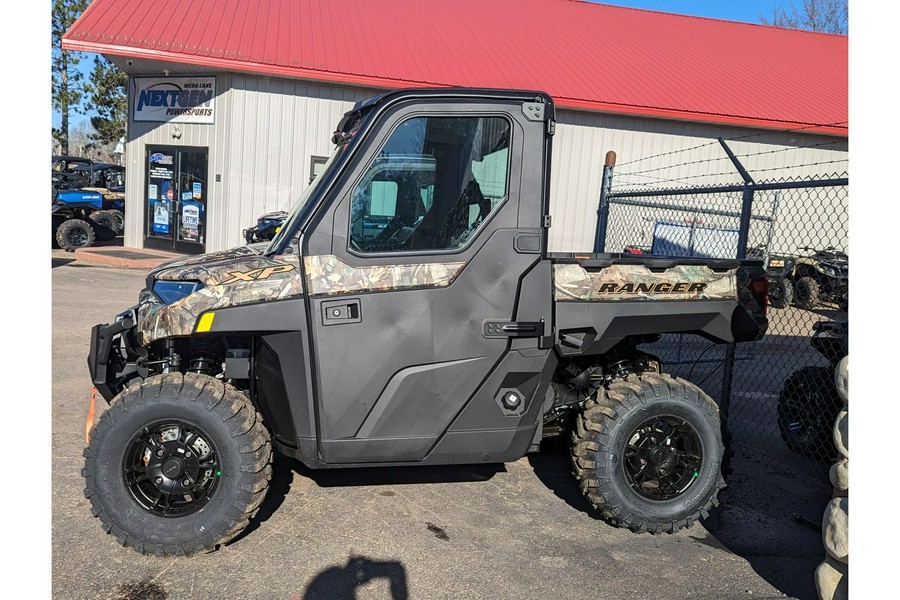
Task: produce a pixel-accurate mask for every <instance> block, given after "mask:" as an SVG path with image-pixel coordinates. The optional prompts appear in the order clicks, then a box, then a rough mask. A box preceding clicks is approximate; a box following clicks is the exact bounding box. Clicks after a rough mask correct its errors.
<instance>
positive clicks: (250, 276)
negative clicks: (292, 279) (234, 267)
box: [222, 265, 296, 285]
mask: <svg viewBox="0 0 900 600" xmlns="http://www.w3.org/2000/svg"><path fill="white" fill-rule="evenodd" d="M295 268H296V267H295V266H294V265H277V266H274V267H266V268H258V269H251V270H249V271H231V272H229V273H228V274H229V275H231V279H228V280H226V281H223V282H222V285H228V284H230V283H237V282H238V281H260V280H262V279H268V278H269V277H271V276H272V275H274V274H276V273H287V272H288V271H293V270H294V269H295Z"/></svg>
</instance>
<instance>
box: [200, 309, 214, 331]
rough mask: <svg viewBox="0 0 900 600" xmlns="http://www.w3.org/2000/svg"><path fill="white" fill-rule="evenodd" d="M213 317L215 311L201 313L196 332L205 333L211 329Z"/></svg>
mask: <svg viewBox="0 0 900 600" xmlns="http://www.w3.org/2000/svg"><path fill="white" fill-rule="evenodd" d="M215 318H216V313H214V312H208V313H203V316H202V317H200V322H199V323H197V333H206V332H207V331H209V330H210V329H212V324H213V319H215Z"/></svg>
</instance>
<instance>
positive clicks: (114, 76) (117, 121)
mask: <svg viewBox="0 0 900 600" xmlns="http://www.w3.org/2000/svg"><path fill="white" fill-rule="evenodd" d="M127 86H128V75H127V74H126V73H125V72H124V71H122V70H121V69H119V67H117V66H116V65H115V64H114V63H112V62H110V61H108V60H106V59H105V58H103V57H102V56H97V57H95V58H94V70H93V72H92V73H91V81H90V82H89V83H88V84H87V85H86V86H85V91H86V92H87V94H88V99H87V108H88V110H93V111H95V112H96V113H97V115H96V116H93V117H91V125H92V126H93V127H94V133H93V134H92V135H91V139H92V140H94V141H95V142H97V143H99V144H101V145H106V144H114V143H116V142H118V141H119V139H120V138H122V137H123V136H124V135H125V128H126V121H127V110H128V96H127Z"/></svg>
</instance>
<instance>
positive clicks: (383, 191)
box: [350, 117, 510, 252]
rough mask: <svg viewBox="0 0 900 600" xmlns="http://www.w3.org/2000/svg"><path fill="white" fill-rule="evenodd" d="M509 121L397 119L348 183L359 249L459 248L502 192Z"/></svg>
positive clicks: (352, 234) (353, 243)
mask: <svg viewBox="0 0 900 600" xmlns="http://www.w3.org/2000/svg"><path fill="white" fill-rule="evenodd" d="M509 132H510V126H509V122H508V121H507V120H506V119H503V118H501V117H416V118H413V119H409V120H407V121H404V122H403V123H401V124H400V125H399V126H398V127H397V129H395V130H394V132H393V133H392V134H391V137H390V138H389V139H388V140H387V142H386V143H385V144H384V146H383V147H382V149H381V151H380V152H379V154H378V156H377V157H376V158H375V160H374V161H373V162H372V164H371V165H370V166H369V168H368V170H367V171H366V173H365V175H364V176H363V178H362V179H361V180H360V182H359V184H357V185H356V187H354V189H353V192H352V200H351V209H350V210H351V213H350V247H351V248H353V249H354V250H356V251H358V252H404V251H414V250H419V251H420V250H447V249H456V248H461V247H462V246H464V245H465V244H466V243H467V242H468V241H469V240H470V239H471V238H472V237H473V235H474V234H475V232H476V231H477V230H478V228H479V227H480V225H481V223H483V222H484V221H485V219H487V217H488V215H489V214H491V212H492V211H493V210H494V209H495V208H496V207H497V206H498V205H499V204H500V203H501V202H502V201H503V199H504V198H505V197H506V194H507V190H508V172H509V169H508V164H509V160H508V158H509Z"/></svg>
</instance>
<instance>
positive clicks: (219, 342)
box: [82, 89, 767, 555]
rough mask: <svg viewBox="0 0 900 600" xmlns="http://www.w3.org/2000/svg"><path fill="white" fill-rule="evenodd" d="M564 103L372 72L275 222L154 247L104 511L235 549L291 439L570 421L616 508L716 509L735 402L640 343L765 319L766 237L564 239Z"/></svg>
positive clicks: (318, 446)
mask: <svg viewBox="0 0 900 600" xmlns="http://www.w3.org/2000/svg"><path fill="white" fill-rule="evenodd" d="M554 128H555V118H554V107H553V102H552V100H551V98H550V97H549V96H548V95H547V94H545V93H542V92H527V91H508V90H474V89H437V90H422V89H416V90H403V91H397V92H391V93H387V94H384V95H382V96H378V97H375V98H372V99H370V100H367V101H365V102H361V103H358V104H357V105H356V106H355V107H354V108H353V109H352V110H351V111H349V112H348V113H347V114H346V115H345V116H344V118H343V119H342V120H341V122H340V123H339V124H338V126H337V131H336V132H335V134H334V137H333V138H332V141H333V142H334V144H335V145H336V150H335V151H334V154H333V155H332V156H331V158H330V160H329V161H328V163H327V165H326V169H325V171H324V172H323V173H322V174H321V175H320V176H319V177H317V178H316V180H315V181H314V182H313V184H312V185H310V187H309V188H307V190H306V191H305V193H304V195H303V197H302V198H301V200H300V202H298V203H297V204H296V206H295V208H294V210H293V211H292V213H291V215H290V216H289V218H288V219H287V220H286V221H285V223H284V225H283V226H282V227H281V229H280V231H279V232H278V234H277V235H276V236H275V238H274V239H273V240H272V241H271V243H269V244H268V245H266V244H263V245H261V246H260V245H251V246H243V247H239V248H235V249H233V250H228V251H222V252H217V253H212V254H207V255H204V256H197V257H190V258H184V259H179V260H176V261H174V262H170V263H168V264H166V265H163V266H160V267H158V268H156V269H155V270H153V271H151V272H150V273H149V274H148V276H147V281H146V288H145V289H144V290H143V291H142V292H141V294H140V297H139V302H138V304H137V305H136V306H134V307H132V308H129V309H127V310H125V311H124V312H122V313H121V314H119V315H118V316H117V317H116V318H115V320H114V321H113V322H112V323H109V324H107V323H103V324H98V325H96V326H95V327H94V328H93V330H92V333H91V349H90V355H89V357H88V365H89V370H90V374H91V378H92V381H93V384H94V386H96V389H97V391H98V392H99V394H100V395H101V396H102V397H103V398H104V399H106V401H108V402H110V403H111V404H110V406H109V407H108V409H107V410H106V411H105V412H103V414H102V416H101V417H100V419H99V420H98V421H97V422H96V424H95V425H94V426H93V429H92V430H91V432H90V443H89V446H88V447H87V448H86V449H85V452H84V456H85V466H84V470H83V471H82V474H83V476H84V479H85V482H86V488H85V495H86V496H87V497H88V498H89V499H90V502H91V504H92V507H93V514H94V515H96V516H97V517H98V518H99V519H100V520H101V522H102V524H103V528H104V529H105V530H106V531H107V532H109V533H112V534H113V535H114V536H115V537H116V538H117V539H118V541H119V542H120V543H122V544H125V545H127V546H131V547H133V548H134V549H136V550H137V551H139V552H143V553H154V554H159V555H179V554H190V553H194V552H198V551H203V550H209V549H214V548H215V547H217V546H218V545H220V544H222V543H224V542H227V541H228V540H230V539H232V538H233V537H234V536H236V535H237V534H238V533H239V532H240V531H241V530H243V529H244V528H245V527H246V526H247V524H248V520H249V519H250V518H251V517H252V516H253V515H254V514H255V511H256V510H257V509H258V508H259V506H260V503H261V502H262V500H263V496H264V495H265V493H266V489H267V487H268V484H269V479H270V476H271V473H272V467H271V463H272V452H273V448H274V449H275V450H278V451H280V452H282V453H284V454H285V455H288V456H290V457H294V458H296V459H298V460H300V461H301V462H302V463H303V464H305V465H307V466H308V467H310V468H314V469H324V468H351V467H364V466H390V465H422V466H428V465H447V464H462V463H488V462H508V461H515V460H517V459H519V458H521V457H522V456H524V455H525V454H526V453H528V452H538V451H539V450H540V448H541V440H542V439H543V438H546V437H548V436H559V435H565V436H568V437H569V438H570V439H571V456H572V470H573V473H574V476H575V478H576V479H577V481H578V484H579V485H580V488H581V490H582V491H583V492H584V495H585V496H586V497H587V499H588V501H589V502H590V503H591V504H592V505H593V506H594V507H595V508H596V510H598V511H599V512H600V513H601V514H602V515H603V516H604V517H605V518H606V519H607V520H608V521H609V522H610V523H613V524H616V525H619V526H622V527H628V528H630V529H632V530H634V531H643V532H652V533H661V532H673V531H677V530H678V529H680V528H682V527H686V526H690V525H691V524H692V523H694V522H695V521H697V520H699V519H701V518H703V517H706V516H707V515H708V514H709V510H710V509H711V507H712V506H714V505H715V504H716V502H717V500H716V496H717V494H718V493H719V490H720V489H721V488H723V487H724V485H725V484H724V480H723V477H722V460H723V452H724V448H723V443H722V433H721V429H720V422H719V413H718V410H717V406H716V404H715V402H714V401H713V400H712V399H711V398H710V397H709V396H708V395H707V394H705V393H704V392H703V391H702V390H700V389H699V388H698V387H697V386H695V385H694V384H692V383H689V382H687V381H685V380H683V379H678V378H675V377H671V376H669V375H666V374H664V373H662V372H661V371H662V365H661V364H660V363H659V361H658V360H657V359H656V358H655V357H653V356H651V355H649V354H646V353H644V352H642V351H641V350H640V348H639V346H640V345H641V344H643V343H647V342H652V341H654V340H656V339H658V337H659V335H660V334H662V333H667V332H692V333H697V334H700V335H702V336H705V337H707V338H709V339H711V340H714V341H718V342H723V343H729V342H740V341H748V340H757V339H759V338H760V337H761V336H762V335H763V333H764V331H765V329H766V325H767V321H766V317H765V311H766V279H765V273H764V271H763V268H762V263H761V262H759V261H749V262H743V261H738V260H722V259H691V258H666V257H658V256H642V255H630V254H629V255H619V254H551V253H548V250H547V230H548V228H549V227H550V225H551V220H550V215H549V206H550V194H549V190H550V173H551V165H550V157H551V142H552V139H553V133H554ZM298 527H302V523H300V524H298Z"/></svg>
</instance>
